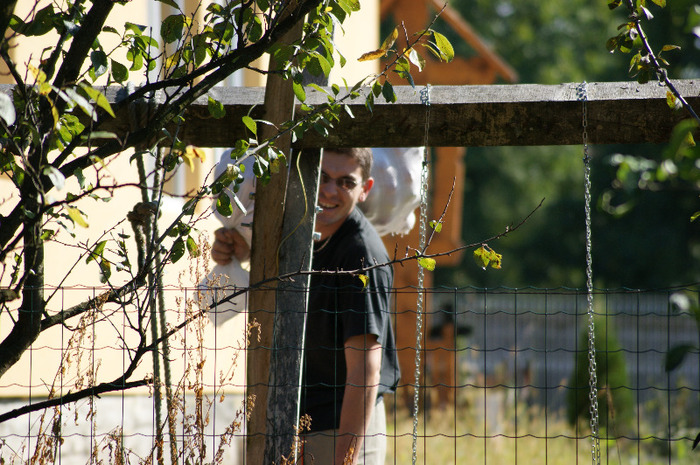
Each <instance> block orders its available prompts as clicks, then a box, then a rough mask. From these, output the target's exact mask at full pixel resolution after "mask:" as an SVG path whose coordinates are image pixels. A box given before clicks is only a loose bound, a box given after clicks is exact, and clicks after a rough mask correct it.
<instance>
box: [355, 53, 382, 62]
mask: <svg viewBox="0 0 700 465" xmlns="http://www.w3.org/2000/svg"><path fill="white" fill-rule="evenodd" d="M385 55H386V52H385V51H384V50H373V51H371V52H367V53H363V54H362V56H360V58H358V59H357V61H371V60H378V59H380V58H382V57H383V56H385Z"/></svg>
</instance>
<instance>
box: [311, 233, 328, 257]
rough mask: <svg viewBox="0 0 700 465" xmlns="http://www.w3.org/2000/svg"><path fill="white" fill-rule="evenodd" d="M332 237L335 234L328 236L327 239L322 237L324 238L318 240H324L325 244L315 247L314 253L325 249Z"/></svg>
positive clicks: (319, 242)
mask: <svg viewBox="0 0 700 465" xmlns="http://www.w3.org/2000/svg"><path fill="white" fill-rule="evenodd" d="M331 237H333V234H331V235H330V236H328V237H327V238H326V239H322V240H320V241H318V242H317V244H321V242H323V244H321V245H320V246H318V248H316V249H314V253H316V252H320V251H321V250H323V249H325V248H326V246H327V245H328V243H329V242H330V241H331Z"/></svg>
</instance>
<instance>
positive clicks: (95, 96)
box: [80, 82, 114, 118]
mask: <svg viewBox="0 0 700 465" xmlns="http://www.w3.org/2000/svg"><path fill="white" fill-rule="evenodd" d="M80 88H81V89H83V91H84V92H85V93H86V94H87V95H88V97H90V99H92V101H93V102H95V103H96V104H97V106H98V107H100V108H102V109H103V110H104V111H106V112H107V113H109V114H110V115H111V116H112V118H114V111H113V110H112V106H111V105H110V104H109V100H107V97H105V95H104V94H103V93H102V92H100V91H99V90H97V89H95V88H94V87H92V86H90V85H87V84H84V83H82V82H81V83H80Z"/></svg>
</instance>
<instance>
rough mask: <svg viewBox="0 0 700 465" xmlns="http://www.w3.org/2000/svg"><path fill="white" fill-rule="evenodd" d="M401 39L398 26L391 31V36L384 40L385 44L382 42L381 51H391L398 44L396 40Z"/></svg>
mask: <svg viewBox="0 0 700 465" xmlns="http://www.w3.org/2000/svg"><path fill="white" fill-rule="evenodd" d="M398 38H399V27H398V26H396V27H395V28H394V30H393V31H391V34H389V35H388V36H386V39H384V42H382V46H381V47H379V48H380V49H381V50H384V51H387V50H389V49H390V48H391V47H392V46H393V45H394V43H395V42H396V39H398Z"/></svg>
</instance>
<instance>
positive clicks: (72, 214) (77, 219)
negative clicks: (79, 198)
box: [67, 207, 90, 228]
mask: <svg viewBox="0 0 700 465" xmlns="http://www.w3.org/2000/svg"><path fill="white" fill-rule="evenodd" d="M67 210H68V217H69V218H70V219H71V220H72V221H73V223H75V224H77V225H78V226H82V227H83V228H88V227H90V225H89V224H88V223H87V221H85V218H83V214H82V213H81V212H80V210H78V209H77V208H75V207H68V208H67Z"/></svg>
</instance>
